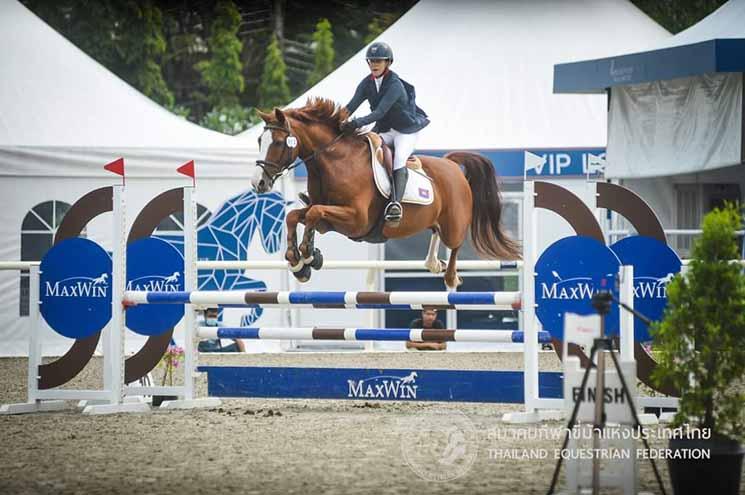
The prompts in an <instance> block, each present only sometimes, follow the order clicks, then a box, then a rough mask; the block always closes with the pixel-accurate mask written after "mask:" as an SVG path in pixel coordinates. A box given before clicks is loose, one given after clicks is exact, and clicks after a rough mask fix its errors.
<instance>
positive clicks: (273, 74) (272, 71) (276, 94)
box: [257, 36, 290, 109]
mask: <svg viewBox="0 0 745 495" xmlns="http://www.w3.org/2000/svg"><path fill="white" fill-rule="evenodd" d="M289 100H290V87H289V85H288V83H287V67H286V66H285V61H284V59H283V58H282V51H281V50H280V48H279V41H277V38H276V36H273V37H272V41H271V43H269V46H268V47H267V49H266V57H265V58H264V71H263V72H262V74H261V83H260V84H259V104H258V105H257V106H258V107H259V108H264V109H269V108H273V107H281V106H282V105H286V104H287V103H288V102H289Z"/></svg>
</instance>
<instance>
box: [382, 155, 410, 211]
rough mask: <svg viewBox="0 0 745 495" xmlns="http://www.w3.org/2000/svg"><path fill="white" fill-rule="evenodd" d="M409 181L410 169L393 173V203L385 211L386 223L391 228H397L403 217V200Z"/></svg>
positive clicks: (403, 168) (400, 169)
mask: <svg viewBox="0 0 745 495" xmlns="http://www.w3.org/2000/svg"><path fill="white" fill-rule="evenodd" d="M408 180H409V169H408V168H406V167H402V168H399V169H398V170H394V171H393V180H392V181H391V202H390V203H388V206H387V207H386V209H385V221H386V222H387V223H389V224H391V226H397V225H398V224H399V223H400V222H401V218H402V217H403V207H402V206H401V199H402V198H403V196H404V191H405V190H406V182H407V181H408Z"/></svg>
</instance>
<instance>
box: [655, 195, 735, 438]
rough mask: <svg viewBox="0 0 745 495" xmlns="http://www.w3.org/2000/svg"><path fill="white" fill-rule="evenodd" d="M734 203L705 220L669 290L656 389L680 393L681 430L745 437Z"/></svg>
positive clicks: (658, 339) (658, 341) (658, 332)
mask: <svg viewBox="0 0 745 495" xmlns="http://www.w3.org/2000/svg"><path fill="white" fill-rule="evenodd" d="M741 226H742V222H741V217H740V211H739V209H738V208H737V207H736V206H734V205H731V204H729V205H727V206H726V207H725V208H724V209H722V210H719V209H715V210H713V211H712V212H710V213H708V214H707V215H706V216H705V217H704V221H703V234H702V235H701V237H700V238H699V239H698V240H697V241H696V242H695V244H694V247H693V259H692V261H691V263H690V265H689V266H688V271H687V272H685V273H684V274H683V275H678V276H676V277H675V278H674V279H673V281H672V282H670V284H669V285H668V286H667V297H668V301H667V308H666V309H665V317H664V319H663V320H662V321H661V322H660V323H657V324H655V325H654V326H653V332H652V335H653V337H654V345H655V354H656V355H658V356H659V357H660V366H658V367H657V369H656V370H655V375H654V377H655V379H656V380H658V383H665V382H669V383H671V384H672V385H673V386H674V387H676V388H677V389H678V390H680V391H681V393H682V396H681V398H680V409H679V411H678V414H677V416H676V418H675V420H676V423H677V424H681V423H683V422H691V423H698V424H699V426H700V427H703V428H709V429H711V430H712V432H713V434H715V435H716V434H719V435H724V436H728V437H730V438H734V439H739V440H742V439H744V438H745V409H744V408H743V407H742V406H743V404H744V403H745V382H744V380H745V275H743V273H742V269H741V267H740V266H739V265H738V264H736V263H732V262H731V261H730V260H733V259H738V258H739V249H738V248H739V246H738V242H737V238H736V236H735V231H737V230H739V229H740V228H741Z"/></svg>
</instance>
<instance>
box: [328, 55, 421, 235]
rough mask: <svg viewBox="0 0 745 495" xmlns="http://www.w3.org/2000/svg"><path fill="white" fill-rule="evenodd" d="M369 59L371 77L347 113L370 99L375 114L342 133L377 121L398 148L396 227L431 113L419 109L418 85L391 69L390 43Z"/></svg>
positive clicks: (391, 213) (392, 216)
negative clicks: (416, 151)
mask: <svg viewBox="0 0 745 495" xmlns="http://www.w3.org/2000/svg"><path fill="white" fill-rule="evenodd" d="M366 58H367V65H368V67H369V68H370V73H371V74H370V76H366V77H365V78H364V79H363V80H362V82H360V83H359V85H358V86H357V90H356V91H355V92H354V96H353V97H352V99H351V100H350V101H349V103H347V110H348V111H349V114H350V115H351V114H353V113H354V112H355V110H357V108H358V107H359V106H360V104H362V102H363V101H365V100H367V101H368V102H369V103H370V109H371V110H372V113H370V114H369V115H366V116H364V117H358V118H354V119H349V120H347V121H345V122H343V123H342V124H341V129H340V130H341V131H342V132H344V133H353V132H354V131H356V130H357V129H358V128H359V127H362V126H365V125H368V124H371V123H373V122H375V127H374V128H373V130H374V131H375V132H378V133H379V134H380V137H381V138H383V141H384V142H385V143H386V144H387V145H388V146H391V147H393V148H395V155H394V159H393V181H392V183H391V198H390V200H391V201H390V203H388V206H386V209H385V221H386V222H389V223H391V224H394V225H395V224H398V223H399V222H400V221H401V217H402V215H403V209H402V207H401V198H402V197H403V194H404V190H405V189H406V181H407V180H408V177H409V175H408V170H407V168H406V160H407V159H408V158H409V156H410V155H411V154H412V153H413V151H414V148H415V147H416V142H417V138H418V137H419V131H420V130H422V129H424V127H426V126H427V125H428V124H429V120H428V119H427V114H426V113H424V111H423V110H422V109H421V108H419V107H418V106H416V92H415V90H414V86H412V85H411V84H409V83H407V82H406V81H404V80H403V79H401V78H399V77H398V74H396V73H395V72H393V71H392V70H390V66H391V64H392V63H393V50H391V47H390V46H388V44H386V43H381V42H376V43H373V44H372V45H370V47H369V48H368V49H367V54H366Z"/></svg>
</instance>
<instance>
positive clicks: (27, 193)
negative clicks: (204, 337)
mask: <svg viewBox="0 0 745 495" xmlns="http://www.w3.org/2000/svg"><path fill="white" fill-rule="evenodd" d="M0 46H2V50H0V74H2V77H0V198H1V199H0V204H1V205H2V208H0V260H20V259H23V258H22V254H23V253H26V254H27V256H26V259H29V253H31V254H30V256H31V259H38V255H40V254H41V253H42V252H43V249H42V248H44V242H43V241H40V243H39V244H38V245H39V248H38V249H36V250H35V249H28V247H29V246H28V244H33V243H34V241H35V240H38V239H37V238H43V239H44V240H45V241H46V242H51V236H52V235H53V233H54V229H55V228H56V224H55V222H56V221H57V220H58V218H57V217H59V216H60V215H58V213H61V212H63V211H64V208H65V205H69V204H72V203H73V202H75V201H76V200H77V199H78V198H80V197H81V196H82V195H83V194H85V193H87V192H88V191H90V190H92V189H95V188H97V187H101V186H104V185H110V184H113V183H117V182H118V180H117V178H116V177H113V176H112V175H111V174H109V173H108V172H105V171H104V170H103V169H102V167H103V165H104V164H105V163H107V162H109V161H111V160H112V159H114V158H117V157H120V156H122V157H124V158H125V161H126V167H127V177H128V179H127V184H128V188H127V189H128V191H127V201H128V204H127V209H128V212H129V220H130V221H131V220H132V219H133V217H134V215H135V214H136V213H137V212H138V211H139V210H140V208H141V207H142V205H144V204H145V203H146V202H147V201H149V200H150V199H151V198H153V197H154V196H156V195H157V194H158V193H160V192H162V191H164V190H167V189H170V188H172V187H177V186H179V185H185V184H187V183H188V182H187V181H186V179H185V178H183V177H181V176H179V175H178V174H176V173H175V168H176V167H178V166H179V165H181V164H182V163H184V162H185V161H187V160H195V161H196V164H197V174H198V176H199V177H200V179H201V180H200V184H201V186H200V188H199V189H200V190H199V195H198V201H199V203H200V204H202V205H204V206H206V207H207V208H209V209H213V208H215V207H216V206H218V205H219V204H220V203H222V201H224V200H225V199H227V198H228V197H230V195H231V194H236V193H238V192H240V191H242V190H245V189H247V188H248V187H249V176H250V173H251V172H252V170H253V164H254V162H255V160H256V152H257V149H256V144H255V142H253V141H245V140H241V139H239V138H235V137H232V136H226V135H223V134H220V133H217V132H213V131H210V130H208V129H204V128H202V127H199V126H197V125H195V124H192V123H190V122H188V121H186V120H185V119H182V118H180V117H178V116H176V115H173V114H171V113H170V112H168V111H167V110H165V109H163V108H161V107H160V106H158V105H157V104H156V103H154V102H153V101H151V100H150V99H148V98H147V97H145V96H143V95H142V94H140V93H139V92H138V91H136V90H135V89H133V88H132V87H130V86H129V85H127V84H126V83H125V82H123V81H122V80H120V79H119V78H118V77H116V76H115V75H114V74H112V73H111V72H110V71H108V70H107V69H106V68H104V67H102V66H101V65H100V64H98V63H97V62H95V61H94V60H93V59H91V58H90V57H88V56H87V55H86V54H85V53H83V52H82V51H81V50H79V49H78V48H77V47H75V46H74V45H73V44H72V43H70V42H69V41H67V40H66V39H65V38H64V37H63V36H61V35H60V34H58V33H57V32H55V31H54V30H53V29H51V28H50V27H49V26H47V25H46V24H45V23H44V22H43V21H42V20H41V19H39V18H38V17H36V16H35V15H34V14H33V13H32V12H30V11H29V10H28V9H26V7H24V6H23V5H21V4H20V3H18V2H17V1H16V0H0ZM86 234H87V236H88V237H89V238H91V239H93V240H95V241H97V242H100V243H101V244H102V245H104V246H105V247H109V242H110V237H111V236H110V232H109V227H108V224H107V222H106V219H102V220H101V221H96V222H94V223H92V224H91V225H89V227H88V229H87V232H86ZM24 245H25V247H24V248H23V249H22V246H24ZM262 252H263V251H262V250H261V249H258V250H257V253H262ZM257 257H259V258H260V257H261V254H258V255H257ZM20 284H21V279H20V276H19V273H18V272H12V271H2V272H0V308H2V309H0V342H2V345H1V346H0V353H2V354H24V353H25V352H26V351H27V343H26V342H27V341H26V335H25V332H24V330H25V326H26V325H25V321H26V319H25V318H23V317H22V316H21V314H22V312H21V311H19V291H20ZM71 317H74V315H71ZM44 340H45V342H47V343H49V342H51V343H52V344H53V345H52V346H50V348H49V350H50V352H60V351H63V350H64V348H65V347H66V346H67V345H69V341H68V342H66V341H65V340H64V339H57V338H55V337H54V336H52V335H48V334H45V336H44ZM128 342H129V341H128ZM132 345H133V346H135V347H136V346H137V339H134V340H133V344H132Z"/></svg>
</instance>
